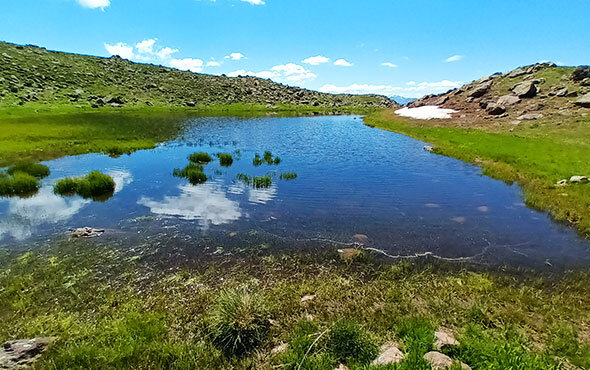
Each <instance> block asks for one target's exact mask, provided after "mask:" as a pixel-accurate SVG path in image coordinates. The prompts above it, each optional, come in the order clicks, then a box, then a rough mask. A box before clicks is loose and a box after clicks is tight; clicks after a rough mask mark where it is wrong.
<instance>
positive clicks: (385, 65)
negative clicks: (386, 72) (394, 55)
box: [381, 62, 397, 68]
mask: <svg viewBox="0 0 590 370" xmlns="http://www.w3.org/2000/svg"><path fill="white" fill-rule="evenodd" d="M381 65H382V66H383V67H389V68H397V64H393V63H391V62H385V63H381Z"/></svg>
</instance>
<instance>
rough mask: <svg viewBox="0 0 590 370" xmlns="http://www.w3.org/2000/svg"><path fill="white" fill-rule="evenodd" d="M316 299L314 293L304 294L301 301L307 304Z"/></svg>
mask: <svg viewBox="0 0 590 370" xmlns="http://www.w3.org/2000/svg"><path fill="white" fill-rule="evenodd" d="M314 299H315V294H314V295H306V296H303V298H301V303H303V304H305V303H307V302H311V301H313V300H314Z"/></svg>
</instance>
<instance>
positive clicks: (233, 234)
mask: <svg viewBox="0 0 590 370" xmlns="http://www.w3.org/2000/svg"><path fill="white" fill-rule="evenodd" d="M237 235H238V233H229V237H230V238H234V237H236V236H237Z"/></svg>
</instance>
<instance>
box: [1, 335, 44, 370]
mask: <svg viewBox="0 0 590 370" xmlns="http://www.w3.org/2000/svg"><path fill="white" fill-rule="evenodd" d="M54 341H55V338H34V339H21V340H12V341H9V342H6V343H4V345H3V346H2V348H0V369H17V368H18V369H22V368H29V367H31V366H32V365H33V362H35V361H36V360H37V359H38V358H39V356H40V355H41V354H42V353H43V352H44V351H45V350H46V349H47V347H48V346H49V345H50V344H51V343H53V342H54Z"/></svg>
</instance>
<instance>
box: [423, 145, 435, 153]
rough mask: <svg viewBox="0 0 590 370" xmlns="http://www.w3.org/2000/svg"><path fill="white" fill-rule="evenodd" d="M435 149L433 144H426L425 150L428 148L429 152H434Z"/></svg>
mask: <svg viewBox="0 0 590 370" xmlns="http://www.w3.org/2000/svg"><path fill="white" fill-rule="evenodd" d="M433 149H434V148H433V147H432V146H430V145H425V146H424V150H426V151H427V152H432V150H433Z"/></svg>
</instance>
